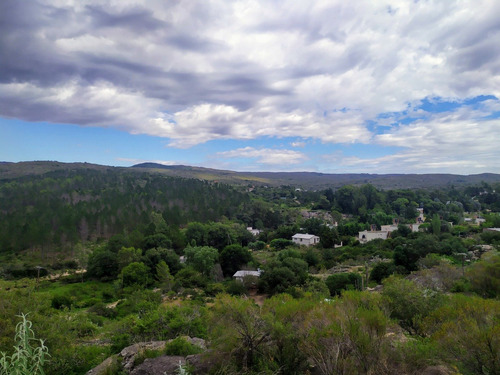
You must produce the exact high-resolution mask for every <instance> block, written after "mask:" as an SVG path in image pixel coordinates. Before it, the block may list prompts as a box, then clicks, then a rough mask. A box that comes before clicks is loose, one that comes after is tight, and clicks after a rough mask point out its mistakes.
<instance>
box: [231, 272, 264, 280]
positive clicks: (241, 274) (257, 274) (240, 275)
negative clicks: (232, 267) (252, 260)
mask: <svg viewBox="0 0 500 375" xmlns="http://www.w3.org/2000/svg"><path fill="white" fill-rule="evenodd" d="M260 273H261V271H260V269H259V270H257V271H247V270H240V271H236V273H235V274H234V275H233V278H234V279H235V280H238V281H241V282H243V280H244V279H245V277H257V278H258V277H260Z"/></svg>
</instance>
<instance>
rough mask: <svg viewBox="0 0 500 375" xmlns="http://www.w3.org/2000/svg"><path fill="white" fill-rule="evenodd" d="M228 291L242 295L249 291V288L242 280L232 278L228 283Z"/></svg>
mask: <svg viewBox="0 0 500 375" xmlns="http://www.w3.org/2000/svg"><path fill="white" fill-rule="evenodd" d="M226 291H227V292H228V293H229V294H230V295H232V296H241V295H243V294H246V293H247V288H245V285H243V283H242V282H241V281H238V280H231V281H230V282H229V283H227V287H226Z"/></svg>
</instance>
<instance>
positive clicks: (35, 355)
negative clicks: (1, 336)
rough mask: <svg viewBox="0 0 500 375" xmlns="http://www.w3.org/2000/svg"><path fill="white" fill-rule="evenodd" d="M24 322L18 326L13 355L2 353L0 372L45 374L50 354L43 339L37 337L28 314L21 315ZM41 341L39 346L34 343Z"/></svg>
mask: <svg viewBox="0 0 500 375" xmlns="http://www.w3.org/2000/svg"><path fill="white" fill-rule="evenodd" d="M20 317H21V318H22V322H20V323H18V324H17V326H16V336H15V340H16V342H17V344H16V346H14V353H13V354H12V355H11V356H8V355H6V354H5V353H1V357H0V374H2V375H38V374H40V375H43V374H44V372H43V365H44V363H45V362H46V359H45V358H46V357H47V356H48V355H49V353H48V349H47V347H46V346H45V345H44V342H43V340H37V339H35V333H34V332H33V330H32V329H31V326H32V323H31V322H30V321H29V320H27V319H26V315H24V314H22V315H20ZM34 342H39V345H38V346H32V343H34Z"/></svg>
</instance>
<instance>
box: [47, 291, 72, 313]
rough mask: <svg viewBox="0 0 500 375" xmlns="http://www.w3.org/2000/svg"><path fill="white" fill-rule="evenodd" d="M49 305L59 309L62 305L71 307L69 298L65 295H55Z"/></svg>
mask: <svg viewBox="0 0 500 375" xmlns="http://www.w3.org/2000/svg"><path fill="white" fill-rule="evenodd" d="M51 306H52V307H53V308H54V309H57V310H60V309H63V308H64V307H67V308H68V309H69V308H71V299H70V298H69V297H68V296H65V295H57V296H54V297H53V298H52V302H51Z"/></svg>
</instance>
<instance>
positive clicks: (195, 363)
mask: <svg viewBox="0 0 500 375" xmlns="http://www.w3.org/2000/svg"><path fill="white" fill-rule="evenodd" d="M183 338H184V339H185V340H186V341H187V342H189V343H190V344H192V345H195V346H197V347H198V348H200V349H202V350H203V351H205V350H206V344H205V340H203V339H200V338H197V337H188V336H184V337H183ZM170 341H171V340H169V341H150V342H141V343H137V344H134V345H130V346H127V347H126V348H124V349H123V350H122V351H121V352H120V353H119V354H117V355H114V356H112V357H109V358H107V359H106V360H104V361H103V362H102V363H101V364H100V365H99V366H97V367H94V368H93V369H92V370H90V371H88V372H87V375H102V374H105V373H106V372H109V371H110V370H111V369H117V367H118V370H123V371H125V373H127V374H131V375H157V374H158V375H164V374H177V373H179V367H180V366H186V365H188V366H189V367H190V369H191V373H192V374H196V375H201V374H207V373H208V371H209V370H210V367H211V364H210V362H209V361H207V360H206V359H205V356H204V355H203V354H195V355H188V356H186V357H183V356H167V355H159V356H158V357H156V358H147V359H145V360H144V362H142V363H140V364H137V361H138V360H139V359H140V357H141V355H143V353H144V352H145V351H146V350H151V351H158V352H159V353H161V351H162V350H163V349H164V348H165V344H167V343H168V342H170Z"/></svg>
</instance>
